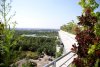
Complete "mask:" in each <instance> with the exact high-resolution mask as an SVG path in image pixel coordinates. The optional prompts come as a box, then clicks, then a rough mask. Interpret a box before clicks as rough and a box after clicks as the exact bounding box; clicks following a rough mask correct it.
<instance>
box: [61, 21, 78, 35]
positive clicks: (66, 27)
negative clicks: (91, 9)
mask: <svg viewBox="0 0 100 67" xmlns="http://www.w3.org/2000/svg"><path fill="white" fill-rule="evenodd" d="M76 27H77V24H76V23H74V21H72V22H69V23H67V24H66V25H63V26H61V27H60V29H61V30H63V31H67V32H69V33H73V34H75V31H74V30H75V28H76Z"/></svg>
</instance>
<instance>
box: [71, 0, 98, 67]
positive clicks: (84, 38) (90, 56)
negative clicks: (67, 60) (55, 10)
mask: <svg viewBox="0 0 100 67" xmlns="http://www.w3.org/2000/svg"><path fill="white" fill-rule="evenodd" d="M87 1H88V2H87ZM90 1H93V3H90ZM80 3H81V6H82V7H83V8H84V10H85V11H84V13H83V15H81V16H79V17H78V19H79V23H78V25H80V26H83V28H84V29H83V30H79V29H78V30H76V32H77V34H76V40H77V42H78V44H77V45H78V46H76V45H73V48H72V50H76V51H75V52H76V53H77V55H78V57H77V58H75V59H74V60H73V64H75V66H76V67H96V66H97V67H99V66H100V35H99V34H98V33H97V32H100V30H97V29H98V28H100V26H98V24H97V23H98V16H96V13H94V14H95V15H93V11H92V10H94V9H95V8H96V7H97V6H96V5H95V4H96V3H95V0H81V2H80ZM84 3H86V5H87V6H89V7H87V6H84ZM88 3H90V4H88ZM94 3H95V4H94ZM93 4H94V5H93ZM91 5H93V7H91ZM85 7H86V8H85ZM96 24H97V25H96ZM96 26H98V27H96Z"/></svg>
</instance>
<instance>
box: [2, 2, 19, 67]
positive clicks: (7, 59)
mask: <svg viewBox="0 0 100 67" xmlns="http://www.w3.org/2000/svg"><path fill="white" fill-rule="evenodd" d="M0 5H1V6H0V18H1V20H2V22H3V23H2V25H3V26H4V27H3V32H2V34H0V35H2V36H3V39H1V40H0V55H1V56H0V61H2V62H0V65H1V66H2V67H3V66H4V67H9V65H10V63H11V59H12V58H13V57H15V56H14V54H15V51H14V50H13V48H14V46H15V45H16V43H17V41H18V39H19V38H16V39H14V32H15V25H16V22H11V19H12V17H13V16H14V15H15V14H13V15H10V16H9V13H10V11H11V0H0ZM11 23H12V24H13V28H12V29H11V27H10V24H11ZM0 26H1V23H0ZM0 28H1V27H0Z"/></svg>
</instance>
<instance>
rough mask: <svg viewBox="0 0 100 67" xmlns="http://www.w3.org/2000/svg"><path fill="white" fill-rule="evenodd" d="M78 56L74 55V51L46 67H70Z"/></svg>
mask: <svg viewBox="0 0 100 67" xmlns="http://www.w3.org/2000/svg"><path fill="white" fill-rule="evenodd" d="M75 56H76V54H75V53H73V52H72V51H70V52H68V53H66V54H64V55H63V56H61V57H58V58H57V59H55V60H54V61H52V62H51V63H49V64H47V65H45V66H44V67H64V66H65V67H69V65H70V64H71V62H72V61H73V59H74V58H75Z"/></svg>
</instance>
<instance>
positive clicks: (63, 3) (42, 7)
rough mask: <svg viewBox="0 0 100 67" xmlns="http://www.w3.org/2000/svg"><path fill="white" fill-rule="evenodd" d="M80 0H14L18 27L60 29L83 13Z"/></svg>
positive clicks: (13, 5) (13, 8)
mask: <svg viewBox="0 0 100 67" xmlns="http://www.w3.org/2000/svg"><path fill="white" fill-rule="evenodd" d="M78 2H79V0H13V2H12V10H13V11H16V15H15V17H14V18H15V20H16V22H17V25H16V27H17V28H49V29H59V28H60V26H62V25H63V24H67V23H68V22H70V21H72V20H74V21H75V22H77V16H80V15H81V13H82V8H81V7H80V6H79V5H78Z"/></svg>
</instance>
